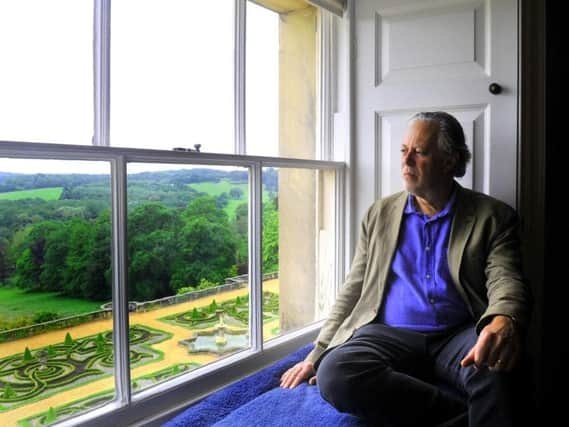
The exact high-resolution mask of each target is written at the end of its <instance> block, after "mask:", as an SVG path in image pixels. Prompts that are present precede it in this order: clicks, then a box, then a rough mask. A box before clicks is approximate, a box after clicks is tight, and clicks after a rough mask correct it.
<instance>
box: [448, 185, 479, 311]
mask: <svg viewBox="0 0 569 427" xmlns="http://www.w3.org/2000/svg"><path fill="white" fill-rule="evenodd" d="M457 185H458V184H457ZM473 227H474V208H473V206H472V200H471V199H470V197H468V193H467V192H466V191H464V190H463V188H462V187H460V186H459V188H458V194H457V200H456V205H455V213H454V219H453V221H452V226H451V229H450V237H449V248H448V264H449V269H450V275H451V277H452V279H453V281H454V283H455V284H456V286H457V288H458V291H459V292H460V293H461V295H462V296H463V298H465V300H467V298H466V293H465V291H464V288H463V286H462V284H461V283H460V265H461V264H462V258H463V255H464V248H465V247H466V242H467V241H468V238H469V237H470V233H472V229H473Z"/></svg>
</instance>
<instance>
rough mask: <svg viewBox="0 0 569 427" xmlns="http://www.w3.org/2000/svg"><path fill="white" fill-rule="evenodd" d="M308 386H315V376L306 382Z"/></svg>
mask: <svg viewBox="0 0 569 427" xmlns="http://www.w3.org/2000/svg"><path fill="white" fill-rule="evenodd" d="M308 384H310V385H315V384H316V375H314V376H313V377H312V378H310V379H309V380H308Z"/></svg>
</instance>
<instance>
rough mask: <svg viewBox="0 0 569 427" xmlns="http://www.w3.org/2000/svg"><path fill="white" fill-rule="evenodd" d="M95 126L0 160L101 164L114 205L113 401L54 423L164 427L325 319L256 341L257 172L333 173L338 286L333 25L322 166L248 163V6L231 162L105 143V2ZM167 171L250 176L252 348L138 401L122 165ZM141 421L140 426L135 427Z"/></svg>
mask: <svg viewBox="0 0 569 427" xmlns="http://www.w3.org/2000/svg"><path fill="white" fill-rule="evenodd" d="M93 1H94V3H93V5H94V15H93V16H94V26H93V36H94V43H93V55H94V70H93V78H94V98H93V106H94V123H93V127H94V128H93V139H92V145H72V144H53V143H47V142H12V141H0V157H8V158H29V159H58V160H87V161H88V160H97V161H108V162H109V163H110V170H111V192H112V194H111V198H112V213H111V219H112V239H111V241H112V252H111V253H112V271H113V273H112V294H113V302H112V304H113V311H114V316H113V331H114V334H113V340H114V342H113V345H114V347H115V349H117V350H116V352H115V355H116V357H115V375H114V379H115V397H114V399H113V400H112V401H110V402H108V403H106V404H104V405H103V406H101V407H99V408H96V409H93V410H90V411H88V412H85V413H83V414H80V415H78V416H75V417H72V418H69V419H67V420H64V421H61V422H58V423H56V424H55V425H57V426H74V425H77V424H81V425H85V426H91V425H92V426H97V425H101V423H103V424H104V425H106V424H121V425H123V424H124V425H126V424H132V423H137V422H138V423H142V424H147V423H149V422H150V423H152V422H154V423H158V422H164V421H165V420H166V419H167V418H169V417H172V416H173V415H174V414H175V413H176V412H179V411H180V410H181V409H183V408H184V407H186V406H187V405H188V404H190V403H191V402H194V401H197V400H199V399H200V398H203V397H204V396H206V395H207V394H209V393H211V392H213V391H214V390H216V389H218V388H220V387H222V386H223V385H225V384H228V383H230V382H232V381H234V380H237V379H239V378H241V377H243V376H245V375H247V374H249V373H252V372H254V371H256V370H258V369H260V367H262V366H265V365H267V364H269V363H271V362H272V361H274V360H276V359H278V358H280V357H282V356H284V355H286V354H288V353H290V352H291V351H293V350H295V349H297V348H298V347H299V346H301V345H303V344H305V343H307V342H309V341H311V340H314V339H315V337H316V335H317V333H318V331H319V329H320V327H321V325H322V323H323V322H324V321H323V320H321V321H317V322H314V323H312V324H310V325H307V326H305V327H303V328H301V329H298V330H295V331H292V332H288V333H284V334H283V335H281V336H279V337H276V338H274V339H271V340H269V341H267V342H263V336H262V329H263V328H262V252H261V241H262V200H261V197H262V171H263V168H265V167H283V168H300V169H313V170H334V171H335V173H336V179H335V189H334V191H335V211H336V215H335V224H334V229H335V233H336V236H337V239H336V243H335V248H334V254H335V265H336V266H337V268H336V275H335V283H334V284H332V285H333V287H334V291H337V290H338V289H339V287H340V283H341V281H342V280H343V277H344V268H345V267H344V266H345V260H346V256H347V255H346V250H345V248H344V244H343V242H344V240H345V238H344V236H345V232H346V231H347V227H345V219H346V212H345V209H346V204H345V200H346V191H347V188H346V182H347V170H346V163H345V162H339V161H332V160H331V159H332V158H333V156H334V149H333V144H334V135H333V129H334V126H333V115H334V108H333V104H334V103H335V99H336V98H335V97H336V95H335V91H336V88H335V87H334V84H333V78H334V75H333V73H334V70H332V67H333V66H334V61H333V60H332V58H331V55H332V53H331V49H332V43H333V40H332V35H331V34H332V29H331V24H330V22H331V21H330V19H331V16H330V15H329V13H328V12H326V11H323V10H320V17H319V19H318V29H317V31H319V34H318V36H319V40H318V42H319V58H318V61H319V68H318V74H319V77H318V84H319V86H318V98H319V100H320V103H321V104H320V105H319V107H318V109H319V111H318V113H319V114H318V119H317V122H318V129H317V143H318V144H319V148H318V149H317V156H318V157H319V158H320V159H322V160H306V159H296V158H280V157H263V156H251V155H246V154H245V153H246V140H245V138H246V134H245V119H246V117H245V102H246V100H245V92H246V91H245V73H246V70H245V58H246V52H245V46H246V40H245V31H246V5H247V0H234V2H235V3H234V4H235V14H234V19H235V28H234V29H235V40H234V43H235V57H234V61H235V68H234V82H235V85H234V103H235V104H234V105H235V120H234V136H235V154H215V153H195V152H179V151H168V150H153V149H142V148H121V147H114V146H112V145H111V141H110V136H109V135H110V133H109V129H110V108H111V100H110V49H111V41H110V30H111V0H93ZM131 162H136V163H157V162H159V163H170V164H187V165H200V164H203V165H210V166H240V167H246V168H248V170H249V272H250V275H249V277H250V279H249V280H250V283H249V286H250V307H251V310H250V319H249V321H250V328H251V329H250V330H251V341H250V348H248V349H246V350H243V351H240V352H238V353H235V354H232V355H230V356H227V357H224V358H222V359H219V360H216V361H214V362H212V363H210V364H208V365H206V366H203V367H201V368H200V369H198V370H195V371H191V372H188V373H185V374H182V375H180V376H178V377H175V378H173V379H170V380H168V381H165V382H164V383H160V384H157V385H155V386H153V387H150V388H148V389H144V390H141V391H140V392H137V393H136V394H133V393H132V390H131V379H130V362H129V357H128V355H129V348H128V328H129V318H128V317H129V316H128V314H129V312H128V297H127V286H128V282H127V271H128V264H127V262H128V258H127V253H128V252H127V230H126V228H127V165H128V163H131ZM141 420H144V422H143V421H141Z"/></svg>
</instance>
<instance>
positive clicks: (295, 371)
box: [281, 361, 316, 388]
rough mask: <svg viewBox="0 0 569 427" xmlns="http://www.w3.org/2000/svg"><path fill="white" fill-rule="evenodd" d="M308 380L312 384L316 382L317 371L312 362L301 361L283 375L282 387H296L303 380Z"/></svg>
mask: <svg viewBox="0 0 569 427" xmlns="http://www.w3.org/2000/svg"><path fill="white" fill-rule="evenodd" d="M306 380H308V383H309V384H311V385H314V384H316V371H315V370H314V364H313V363H312V362H307V361H303V362H299V363H297V364H296V365H294V366H293V367H292V368H290V369H289V370H287V371H286V372H285V373H284V374H283V375H282V377H281V387H282V388H295V387H296V386H297V385H299V384H300V383H301V382H303V381H306Z"/></svg>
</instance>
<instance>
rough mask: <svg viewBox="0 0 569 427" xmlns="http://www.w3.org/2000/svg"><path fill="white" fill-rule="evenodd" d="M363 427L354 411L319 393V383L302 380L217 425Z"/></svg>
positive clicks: (250, 403)
mask: <svg viewBox="0 0 569 427" xmlns="http://www.w3.org/2000/svg"><path fill="white" fill-rule="evenodd" d="M236 426H248V427H266V426H271V427H308V426H342V427H364V426H365V423H364V422H363V421H361V420H360V419H359V418H356V417H355V416H353V415H348V414H342V413H340V412H338V411H337V410H336V409H334V408H333V407H332V406H331V405H330V404H329V403H328V402H326V401H325V400H324V399H322V397H321V396H320V393H319V391H318V387H317V386H312V385H308V384H307V383H304V384H301V385H299V386H298V387H296V388H294V389H292V390H290V389H283V388H280V387H277V388H274V389H273V390H271V391H269V392H267V393H264V394H262V395H260V396H259V397H257V398H256V399H253V400H251V401H250V402H249V403H247V404H245V405H243V406H241V407H240V408H238V409H236V410H235V411H233V412H232V413H230V414H229V415H228V416H226V417H225V418H223V419H222V420H221V421H219V422H217V423H216V424H214V427H236Z"/></svg>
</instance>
